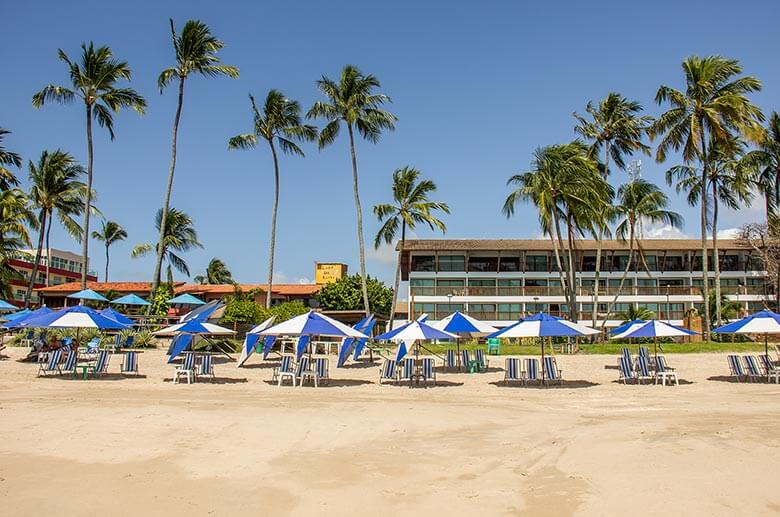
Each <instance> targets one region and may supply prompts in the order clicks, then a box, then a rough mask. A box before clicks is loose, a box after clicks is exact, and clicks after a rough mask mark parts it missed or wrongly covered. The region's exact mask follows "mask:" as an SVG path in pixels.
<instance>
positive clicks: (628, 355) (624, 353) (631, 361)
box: [620, 346, 634, 368]
mask: <svg viewBox="0 0 780 517" xmlns="http://www.w3.org/2000/svg"><path fill="white" fill-rule="evenodd" d="M620 356H621V357H622V358H623V359H625V360H626V361H628V364H630V365H631V367H632V368H633V366H634V358H633V357H631V350H629V349H628V347H627V346H625V347H623V348H622V349H621V350H620Z"/></svg>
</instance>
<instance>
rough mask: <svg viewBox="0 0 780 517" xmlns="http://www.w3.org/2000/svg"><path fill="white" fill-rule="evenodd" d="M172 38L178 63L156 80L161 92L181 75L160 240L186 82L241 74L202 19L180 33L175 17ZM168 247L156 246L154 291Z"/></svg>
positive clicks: (162, 233)
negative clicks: (227, 61) (225, 59)
mask: <svg viewBox="0 0 780 517" xmlns="http://www.w3.org/2000/svg"><path fill="white" fill-rule="evenodd" d="M169 21H170V24H171V39H172V41H173V50H174V52H175V54H176V65H175V66H173V67H170V68H166V69H165V70H163V71H162V72H161V73H160V77H158V79H157V86H158V87H159V88H160V93H162V92H163V90H165V87H166V86H168V85H169V84H170V83H171V81H173V80H174V79H177V78H178V82H179V96H178V102H177V104H176V115H175V116H174V118H173V138H172V140H171V166H170V168H169V169H168V185H167V186H166V189H165V198H164V199H163V206H162V222H161V224H160V225H158V229H159V231H160V236H159V239H158V243H160V244H161V243H162V242H163V241H164V240H165V234H164V230H163V229H165V228H167V227H168V217H169V216H170V204H171V192H172V191H173V174H174V172H175V171H176V141H177V138H178V135H179V120H180V119H181V109H182V105H183V103H184V83H185V81H186V80H187V78H188V77H189V76H190V74H192V73H196V74H200V75H203V76H206V77H219V76H227V77H234V78H235V77H238V68H237V67H235V66H230V65H223V64H221V63H220V61H219V58H218V57H217V52H219V51H220V50H222V48H223V47H224V46H225V44H224V43H222V42H221V41H220V40H218V39H217V38H215V37H214V35H213V34H211V30H210V29H209V27H208V25H206V24H205V23H203V22H201V21H200V20H187V22H186V23H185V24H184V27H183V28H182V31H181V34H177V33H176V28H175V27H174V25H173V19H170V20H169ZM164 250H165V246H162V245H158V246H157V257H156V260H155V263H154V275H153V277H152V293H154V291H155V290H156V289H157V286H158V285H159V284H160V271H161V270H162V261H163V254H164Z"/></svg>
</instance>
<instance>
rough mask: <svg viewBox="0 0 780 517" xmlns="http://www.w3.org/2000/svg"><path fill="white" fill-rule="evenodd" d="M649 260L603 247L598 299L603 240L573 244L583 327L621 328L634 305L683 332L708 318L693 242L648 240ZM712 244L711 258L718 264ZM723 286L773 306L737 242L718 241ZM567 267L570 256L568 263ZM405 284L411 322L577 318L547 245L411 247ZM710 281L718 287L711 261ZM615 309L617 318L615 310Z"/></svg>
mask: <svg viewBox="0 0 780 517" xmlns="http://www.w3.org/2000/svg"><path fill="white" fill-rule="evenodd" d="M641 248H642V250H643V253H642V254H641V257H640V255H639V253H638V252H636V251H635V252H634V258H633V260H632V265H631V267H630V268H629V271H628V273H627V275H626V279H625V282H624V284H623V288H622V289H620V290H619V285H620V280H621V277H622V276H623V274H624V271H625V269H626V265H627V262H628V257H629V255H628V246H627V243H622V242H619V241H604V242H603V243H602V256H601V272H600V274H599V276H600V278H599V286H598V292H597V291H596V286H595V275H596V273H595V270H596V255H597V242H596V241H592V240H578V241H576V243H575V246H574V252H573V255H574V265H575V271H576V283H575V291H576V303H577V307H576V309H577V313H578V316H579V318H578V319H579V321H580V322H581V323H584V324H590V323H592V314H593V305H594V302H596V304H597V311H596V313H597V322H598V323H601V322H604V321H606V324H607V325H608V326H615V325H618V324H619V323H620V322H621V321H622V318H621V317H620V314H621V313H623V312H625V311H627V310H628V309H629V308H630V307H631V306H632V305H634V306H637V307H644V308H647V309H649V310H651V311H653V312H654V313H655V315H656V318H658V319H663V320H669V321H671V322H672V323H673V324H678V325H679V324H682V323H683V319H684V317H685V315H686V314H688V313H689V311H691V310H692V309H697V310H698V311H699V312H700V313H701V312H702V311H703V297H702V294H701V287H702V285H703V283H702V282H703V280H702V277H703V275H702V252H701V242H700V241H698V240H692V239H691V240H689V239H646V240H644V241H642V242H641ZM711 249H712V247H711V243H710V257H712V251H711ZM718 255H719V257H720V269H721V288H722V292H723V294H724V295H725V296H726V297H727V299H728V300H729V301H731V302H734V303H735V304H736V305H737V306H738V307H739V310H740V311H741V310H747V311H754V310H759V309H763V308H764V307H766V306H767V304H772V303H773V300H774V299H775V298H774V289H773V284H772V283H771V282H770V281H768V278H767V272H766V271H764V268H763V266H762V264H761V261H760V260H759V259H758V257H757V256H755V255H754V254H753V253H752V250H750V249H747V248H745V247H742V246H740V245H739V244H738V243H737V242H736V241H734V240H719V241H718ZM561 260H563V256H562V257H561ZM401 261H402V263H401V271H402V278H403V280H407V281H408V282H409V288H408V310H409V317H410V318H415V317H418V316H420V315H421V314H428V315H429V317H430V318H431V319H433V320H438V319H441V318H442V317H444V316H446V315H448V314H450V313H451V312H453V311H456V310H459V311H462V312H465V313H468V314H470V315H472V316H474V317H475V318H478V319H480V320H484V321H486V322H488V323H490V324H493V325H495V326H506V325H507V324H509V323H511V322H513V321H516V320H517V319H519V318H521V317H523V316H525V315H528V314H532V313H536V312H539V311H544V312H548V313H550V314H553V315H556V316H562V317H567V318H568V317H569V310H568V305H567V303H566V298H565V297H564V293H563V289H562V288H561V276H560V273H559V270H558V268H557V266H556V264H557V261H556V258H555V252H554V249H553V246H552V243H551V242H550V241H548V240H542V239H537V240H505V239H500V240H444V239H431V240H407V241H406V244H405V246H404V249H403V252H402V254H401ZM708 269H709V283H710V285H711V286H714V272H713V271H712V260H710V261H709V268H708ZM615 297H617V298H616V300H615V304H614V307H613V308H612V310H611V311H610V313H609V314H607V310H608V305H609V304H610V302H612V301H613V300H614V299H615Z"/></svg>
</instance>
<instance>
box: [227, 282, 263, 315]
mask: <svg viewBox="0 0 780 517" xmlns="http://www.w3.org/2000/svg"><path fill="white" fill-rule="evenodd" d="M256 294H257V291H256V290H252V291H249V292H247V293H244V292H243V291H242V290H241V288H239V287H238V286H236V287H235V291H234V292H233V294H231V295H229V296H226V297H225V299H224V302H225V312H224V314H223V315H222V320H221V322H222V323H224V324H231V323H259V322H260V321H262V320H261V315H262V307H261V306H260V304H259V303H257V302H255V300H254V297H255V295H256Z"/></svg>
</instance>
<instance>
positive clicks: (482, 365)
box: [474, 348, 488, 372]
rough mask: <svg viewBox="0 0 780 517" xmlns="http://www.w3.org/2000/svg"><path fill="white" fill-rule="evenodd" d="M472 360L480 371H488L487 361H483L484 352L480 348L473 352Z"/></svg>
mask: <svg viewBox="0 0 780 517" xmlns="http://www.w3.org/2000/svg"><path fill="white" fill-rule="evenodd" d="M474 360H475V361H476V362H477V364H478V365H479V369H480V371H483V372H484V371H485V370H487V369H488V361H487V359H485V351H484V350H482V349H481V348H477V349H476V350H474Z"/></svg>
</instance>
